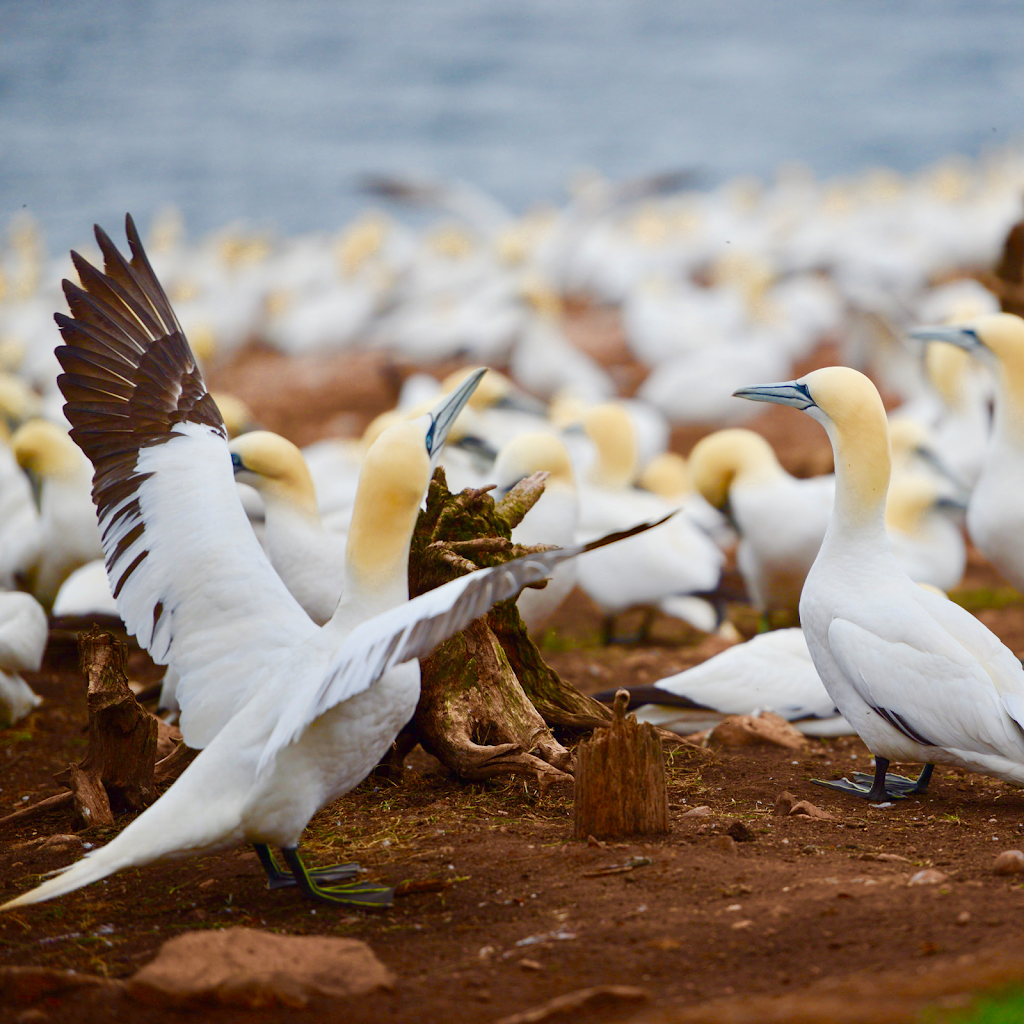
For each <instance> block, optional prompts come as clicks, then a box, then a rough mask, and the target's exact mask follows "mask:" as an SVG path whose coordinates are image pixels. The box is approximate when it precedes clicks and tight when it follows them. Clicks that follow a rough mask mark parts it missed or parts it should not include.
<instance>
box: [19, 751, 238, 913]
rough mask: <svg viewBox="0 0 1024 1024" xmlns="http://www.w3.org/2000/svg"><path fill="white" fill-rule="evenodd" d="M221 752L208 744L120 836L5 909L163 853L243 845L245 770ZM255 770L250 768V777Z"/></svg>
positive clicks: (182, 854) (181, 854) (60, 893)
mask: <svg viewBox="0 0 1024 1024" xmlns="http://www.w3.org/2000/svg"><path fill="white" fill-rule="evenodd" d="M218 753H219V750H214V748H213V747H212V746H211V747H208V748H207V749H206V750H204V751H203V752H202V753H201V754H200V755H199V757H197V758H196V759H195V761H193V762H192V764H190V765H189V766H188V768H187V769H186V770H185V771H184V772H183V773H182V775H181V778H179V779H178V780H177V781H176V782H175V783H174V785H173V786H171V788H170V789H169V790H168V791H167V792H166V793H164V795H163V796H162V797H161V798H160V799H159V800H158V801H157V802H156V803H155V804H153V806H152V807H150V808H149V809H148V810H146V811H144V812H143V813H142V814H140V815H139V816H138V817H137V818H136V819H135V820H134V821H133V822H132V823H131V824H130V825H129V826H128V827H127V828H126V829H125V830H124V831H123V832H122V833H121V834H120V835H118V836H116V837H115V838H114V839H112V840H111V841H110V842H109V843H107V845H106V846H104V847H101V848H100V849H98V850H93V851H92V852H91V853H87V854H86V855H85V856H84V857H83V858H82V859H81V860H79V861H76V862H75V863H74V864H71V865H69V866H68V867H67V868H64V869H62V871H61V873H60V874H59V875H57V876H56V877H55V878H50V879H48V880H47V881H45V882H43V883H42V885H39V886H37V887H36V888H35V889H32V890H30V891H29V892H26V893H23V894H22V895H21V896H18V897H16V898H15V899H13V900H11V901H10V902H8V903H5V904H3V905H2V906H0V911H4V910H9V909H12V908H14V907H22V906H26V905H27V904H29V903H42V902H43V901H44V900H51V899H53V898H54V897H55V896H63V895H64V894H65V893H69V892H73V891H74V890H75V889H81V888H82V886H85V885H89V884H91V883H92V882H98V881H99V880H100V879H101V878H106V877H107V876H108V875H112V874H114V873H115V872H116V871H120V870H121V869H122V868H127V867H140V866H141V865H143V864H150V863H152V862H153V861H155V860H160V859H161V858H164V857H186V856H190V855H192V854H198V853H207V852H212V851H214V850H218V849H222V848H223V847H225V846H235V845H237V844H238V843H240V842H241V841H242V839H243V838H244V837H243V834H242V828H241V806H242V799H241V795H243V794H244V792H245V790H246V789H247V788H248V787H247V785H246V779H245V774H244V773H242V772H238V773H233V772H231V771H230V770H224V769H223V768H222V767H221V766H220V765H218V764H217V761H218V760H220V758H219V757H218ZM197 766H199V770H198V771H196V770H195V769H196V768H197ZM218 769H220V770H218ZM211 772H212V773H213V774H214V776H215V777H218V778H219V779H220V780H221V784H220V786H219V787H218V791H217V793H216V794H214V795H212V796H211V793H210V788H211V787H210V774H209V773H211ZM251 772H252V768H251V766H250V767H249V778H250V779H251ZM239 789H241V794H240V793H239ZM200 808H201V812H200V811H199V809H200Z"/></svg>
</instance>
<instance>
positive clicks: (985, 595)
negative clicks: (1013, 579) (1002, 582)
mask: <svg viewBox="0 0 1024 1024" xmlns="http://www.w3.org/2000/svg"><path fill="white" fill-rule="evenodd" d="M949 599H950V600H951V601H955V602H956V603H957V604H958V605H960V607H961V608H964V609H966V610H967V611H969V612H970V613H971V614H972V615H976V614H977V613H978V612H982V611H985V610H986V609H989V608H992V609H996V610H998V609H1000V608H1019V607H1020V606H1021V605H1024V594H1021V592H1020V591H1019V590H1016V589H1015V588H1013V587H979V588H978V589H977V590H952V591H950V594H949Z"/></svg>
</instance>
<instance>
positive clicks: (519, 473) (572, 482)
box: [494, 434, 579, 630]
mask: <svg viewBox="0 0 1024 1024" xmlns="http://www.w3.org/2000/svg"><path fill="white" fill-rule="evenodd" d="M536 472H546V473H547V474H548V478H547V480H546V481H545V483H544V493H543V494H542V495H541V496H540V498H538V499H537V502H536V504H535V505H534V506H533V508H531V509H530V511H529V512H527V513H526V515H525V516H524V517H523V520H522V522H521V523H520V524H519V525H518V526H517V527H516V528H515V529H514V530H513V531H512V541H513V543H515V544H526V545H531V546H532V545H535V544H551V545H554V546H556V547H569V546H570V545H571V544H572V542H573V539H574V537H575V535H576V525H577V521H578V519H579V498H578V496H577V494H576V479H575V477H574V476H573V471H572V463H571V462H570V461H569V453H568V452H567V451H566V450H565V445H563V444H562V442H561V441H559V440H558V438H557V437H555V436H554V435H552V434H522V435H521V436H519V437H517V438H516V439H515V440H513V441H510V442H509V443H508V444H507V445H505V447H504V448H502V450H501V451H500V452H499V453H498V458H497V461H496V462H495V464H494V478H495V480H496V481H497V485H498V493H499V494H506V493H508V491H510V490H511V489H512V488H513V487H514V486H515V485H516V484H517V483H518V482H519V481H520V480H522V479H523V478H524V477H528V476H530V474H531V473H536ZM575 583H576V566H575V562H563V563H562V564H561V565H560V566H559V567H558V568H557V569H556V570H555V571H554V573H553V574H552V576H551V579H550V580H548V583H547V586H545V587H544V589H543V590H535V589H528V590H524V591H523V592H522V594H520V595H519V600H518V601H517V602H516V607H517V608H518V609H519V615H520V617H521V618H522V620H523V622H524V623H525V624H526V627H527V629H531V630H532V629H537V628H538V627H539V626H541V625H543V624H544V622H545V621H546V620H547V619H548V618H550V616H551V615H553V614H554V612H555V611H557V610H558V606H559V605H560V604H561V603H562V602H563V601H564V600H565V598H566V597H567V596H568V594H569V591H570V590H572V588H573V586H574V585H575Z"/></svg>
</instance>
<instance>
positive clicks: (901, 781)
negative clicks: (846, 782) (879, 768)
mask: <svg viewBox="0 0 1024 1024" xmlns="http://www.w3.org/2000/svg"><path fill="white" fill-rule="evenodd" d="M933 771H935V765H933V764H931V763H929V764H926V765H925V766H924V768H922V769H921V774H920V775H919V776H918V777H917V778H916V779H908V778H907V777H906V776H905V775H892V774H887V775H886V776H885V788H886V790H887V791H888V793H889V794H890V795H891V796H900V797H905V796H923V795H924V794H925V793H927V792H928V783H929V782H931V778H932V772H933ZM853 781H854V782H859V783H862V784H867V783H868V782H869V781H871V776H870V775H865V774H864V773H863V772H854V773H853Z"/></svg>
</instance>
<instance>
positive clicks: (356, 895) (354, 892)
mask: <svg viewBox="0 0 1024 1024" xmlns="http://www.w3.org/2000/svg"><path fill="white" fill-rule="evenodd" d="M281 853H283V854H284V859H285V861H287V863H288V867H290V868H291V869H292V877H293V878H294V879H295V880H296V882H297V884H298V886H299V889H300V890H301V892H302V895H303V896H305V897H306V898H307V899H310V900H318V901H319V902H320V903H336V904H339V905H342V906H349V907H362V908H363V909H364V910H384V909H386V908H387V907H390V906H391V904H392V903H393V902H394V899H395V890H394V889H389V888H388V887H387V886H383V885H378V884H377V883H376V882H349V883H347V884H342V885H323V884H321V881H320V879H319V878H316V877H314V875H315V872H312V871H309V870H308V869H307V868H306V865H305V864H303V863H302V858H301V857H300V856H299V851H298V850H297V849H295V848H294V847H292V848H291V849H288V848H287V847H283V848H282V849H281ZM346 866H351V865H346Z"/></svg>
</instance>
